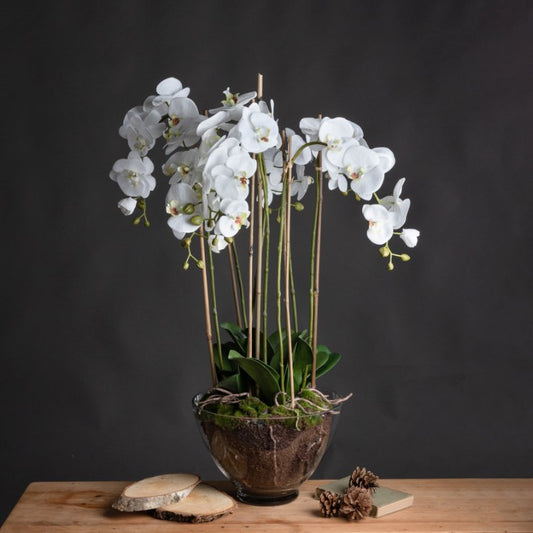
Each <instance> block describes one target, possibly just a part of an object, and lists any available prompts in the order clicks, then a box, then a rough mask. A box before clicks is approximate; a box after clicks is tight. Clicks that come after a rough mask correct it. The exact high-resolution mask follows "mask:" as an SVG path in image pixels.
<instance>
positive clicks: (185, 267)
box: [183, 261, 189, 270]
mask: <svg viewBox="0 0 533 533" xmlns="http://www.w3.org/2000/svg"><path fill="white" fill-rule="evenodd" d="M183 270H189V262H188V261H185V263H183Z"/></svg>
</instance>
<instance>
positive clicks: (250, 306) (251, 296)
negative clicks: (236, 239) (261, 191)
mask: <svg viewBox="0 0 533 533" xmlns="http://www.w3.org/2000/svg"><path fill="white" fill-rule="evenodd" d="M251 181H252V186H251V188H250V189H251V190H250V198H251V201H250V229H249V231H250V236H249V241H248V350H247V353H246V357H252V350H253V344H254V342H253V336H252V333H253V307H254V231H255V223H254V217H255V213H254V211H255V209H254V205H255V174H254V175H253V176H252V178H251Z"/></svg>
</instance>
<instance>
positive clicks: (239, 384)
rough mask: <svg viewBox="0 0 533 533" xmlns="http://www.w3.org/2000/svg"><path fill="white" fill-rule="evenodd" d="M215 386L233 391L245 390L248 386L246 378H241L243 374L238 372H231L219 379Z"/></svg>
mask: <svg viewBox="0 0 533 533" xmlns="http://www.w3.org/2000/svg"><path fill="white" fill-rule="evenodd" d="M217 387H220V388H222V389H226V390H229V391H230V392H234V393H239V392H245V391H246V390H247V388H248V386H247V384H246V380H245V379H243V376H241V374H240V373H237V374H233V375H231V376H229V377H227V378H225V379H223V380H222V381H219V382H218V383H217Z"/></svg>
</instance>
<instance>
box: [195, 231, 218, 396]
mask: <svg viewBox="0 0 533 533" xmlns="http://www.w3.org/2000/svg"><path fill="white" fill-rule="evenodd" d="M199 232H200V254H201V258H202V262H203V264H204V268H202V285H203V290H204V317H205V336H206V338H207V348H208V350H209V366H210V367H211V378H212V382H213V387H215V386H216V384H217V370H216V366H215V356H214V354H213V333H212V330H211V313H210V312H209V289H208V286H207V271H206V261H205V243H204V228H203V226H200V231H199Z"/></svg>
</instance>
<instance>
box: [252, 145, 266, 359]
mask: <svg viewBox="0 0 533 533" xmlns="http://www.w3.org/2000/svg"><path fill="white" fill-rule="evenodd" d="M262 159H263V154H261V153H260V154H257V178H258V179H257V250H258V254H257V267H256V268H257V270H256V274H255V276H256V277H255V354H254V355H255V358H256V359H260V358H261V290H262V288H263V281H262V274H263V230H264V228H263V179H262V175H261V160H262ZM265 298H266V294H265ZM265 334H266V332H265Z"/></svg>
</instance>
